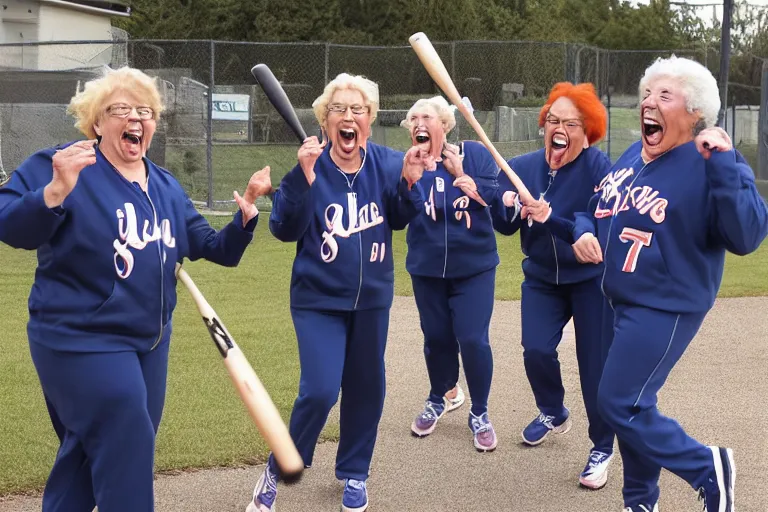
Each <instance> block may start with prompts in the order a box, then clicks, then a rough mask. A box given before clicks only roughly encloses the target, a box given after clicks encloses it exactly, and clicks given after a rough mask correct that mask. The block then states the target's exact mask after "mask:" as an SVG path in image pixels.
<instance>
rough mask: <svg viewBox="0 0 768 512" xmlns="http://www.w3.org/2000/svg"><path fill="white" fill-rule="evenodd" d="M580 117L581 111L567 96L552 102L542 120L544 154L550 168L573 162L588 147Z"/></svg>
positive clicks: (554, 168)
mask: <svg viewBox="0 0 768 512" xmlns="http://www.w3.org/2000/svg"><path fill="white" fill-rule="evenodd" d="M581 118H582V116H581V112H579V109H577V108H576V105H574V103H573V102H572V101H571V100H570V99H569V98H566V97H565V96H563V97H561V98H558V99H557V100H556V101H555V102H554V103H552V106H551V107H550V109H549V113H548V114H547V118H546V121H545V122H544V154H545V156H546V159H547V163H548V164H549V168H550V169H553V170H557V169H560V168H561V167H563V166H564V165H566V164H569V163H571V162H573V161H574V160H575V159H576V157H577V156H579V155H580V154H581V152H582V151H583V150H584V149H586V148H588V147H589V142H588V141H587V135H586V133H585V132H584V121H582V119H581Z"/></svg>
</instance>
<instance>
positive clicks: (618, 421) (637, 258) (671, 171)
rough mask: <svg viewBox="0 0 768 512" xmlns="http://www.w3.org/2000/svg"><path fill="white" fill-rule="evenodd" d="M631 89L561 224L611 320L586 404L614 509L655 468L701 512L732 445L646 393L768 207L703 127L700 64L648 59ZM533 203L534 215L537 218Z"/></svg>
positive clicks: (728, 489)
mask: <svg viewBox="0 0 768 512" xmlns="http://www.w3.org/2000/svg"><path fill="white" fill-rule="evenodd" d="M639 93H640V100H641V102H640V130H641V140H640V141H639V142H636V143H634V144H633V145H632V146H630V147H629V148H628V149H627V151H625V152H624V154H623V155H622V156H621V157H620V158H619V159H618V161H617V162H616V163H615V164H614V165H613V167H612V169H611V172H610V173H609V174H608V175H607V176H606V177H605V178H604V179H603V181H602V182H601V184H600V187H599V190H598V191H597V194H595V196H594V198H593V199H592V201H591V202H590V205H589V208H588V213H586V214H579V215H577V218H576V222H575V224H574V227H573V229H572V231H571V234H572V240H575V241H576V242H575V244H574V251H575V252H576V255H577V257H578V258H579V259H580V260H582V261H586V262H591V263H599V262H601V261H602V262H604V263H603V264H604V274H603V277H602V287H603V291H604V293H605V295H606V297H607V298H608V300H609V301H610V303H611V305H612V307H613V310H614V315H615V321H614V338H613V343H612V345H611V348H610V351H609V352H608V357H607V360H606V363H605V368H604V370H603V377H602V380H601V381H600V386H599V389H598V407H599V409H600V412H601V414H602V415H603V417H604V418H605V419H606V421H607V422H608V423H609V425H610V426H611V427H612V428H613V429H614V430H615V432H616V436H617V437H618V440H619V450H620V452H621V457H622V461H623V463H624V490H623V492H624V504H625V506H626V508H625V509H624V510H625V511H627V512H640V511H644V512H645V511H651V510H657V507H658V501H659V486H658V482H659V474H660V472H661V469H662V468H664V469H666V470H668V471H670V472H672V473H674V474H676V475H678V476H679V477H681V478H683V479H684V480H685V481H686V482H688V484H690V485H691V486H692V487H693V489H694V490H696V491H698V493H699V497H700V499H702V500H703V501H704V502H705V508H706V510H708V511H710V512H715V511H717V512H732V511H733V510H734V495H733V491H734V479H735V475H736V473H735V471H736V468H735V466H734V461H733V453H732V450H731V449H729V448H720V447H716V446H706V445H703V444H701V443H700V442H699V441H697V440H695V439H693V438H691V437H690V436H689V435H688V434H687V433H686V432H685V430H684V429H683V427H682V426H681V425H680V424H679V423H678V422H676V421H675V420H673V419H672V418H669V417H666V416H664V415H662V414H661V413H660V412H659V409H658V408H657V406H656V404H657V394H658V392H659V390H660V389H661V387H662V386H663V384H664V382H665V381H666V379H667V377H668V376H669V374H670V372H671V371H672V369H673V368H674V366H675V364H676V363H677V361H679V360H680V357H681V356H682V355H683V353H684V352H685V350H686V348H687V347H688V345H689V344H690V342H691V340H692V339H693V338H694V336H695V335H696V333H697V332H698V330H699V327H700V326H701V324H702V322H703V320H704V317H705V316H706V314H707V312H708V311H709V310H710V308H711V307H712V305H713V304H714V300H715V297H716V295H717V291H718V288H719V287H720V281H721V279H722V276H723V265H724V260H725V254H726V251H730V252H732V253H735V254H739V255H745V254H749V253H750V252H753V251H754V250H756V249H757V248H758V247H759V246H760V244H761V243H762V241H763V240H764V239H765V237H766V235H767V234H768V207H767V206H766V204H765V201H764V200H763V199H762V198H761V197H760V194H759V193H758V191H757V188H756V187H755V182H754V173H753V172H752V170H751V169H750V167H749V165H748V164H747V163H746V161H745V160H744V158H743V157H742V156H741V155H740V154H739V153H738V152H737V151H736V150H734V148H733V146H732V144H731V141H730V138H729V137H728V134H727V133H726V132H725V131H723V130H722V129H720V128H716V127H714V126H715V121H716V119H717V113H718V110H719V108H720V100H719V97H720V96H719V92H718V87H717V82H716V81H715V78H714V77H713V76H712V74H711V73H710V72H709V71H708V70H707V69H706V68H705V67H704V66H702V65H700V64H698V63H697V62H695V61H692V60H688V59H683V58H675V57H674V56H673V57H671V58H668V59H659V60H657V61H656V62H655V63H654V64H652V65H651V66H650V67H649V68H648V69H646V71H645V74H644V76H643V78H642V79H641V81H640V87H639ZM553 208H554V206H553ZM534 209H535V210H536V211H535V212H534V213H533V215H532V217H533V218H534V220H537V221H540V220H543V219H544V218H546V214H547V212H546V209H544V208H539V207H538V206H537V207H536V208H534Z"/></svg>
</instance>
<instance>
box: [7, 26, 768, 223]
mask: <svg viewBox="0 0 768 512" xmlns="http://www.w3.org/2000/svg"><path fill="white" fill-rule="evenodd" d="M434 45H435V48H436V50H437V52H438V54H439V55H440V57H441V59H442V60H443V63H444V64H445V66H446V68H447V69H448V71H449V73H450V74H451V77H452V78H453V80H454V83H455V84H456V86H457V88H458V90H459V92H460V93H461V94H462V95H463V96H467V97H468V98H469V99H470V100H471V102H472V104H473V107H474V109H475V116H476V118H477V119H478V121H479V122H480V124H481V125H482V126H483V129H484V130H485V132H486V134H487V135H488V136H489V138H490V139H491V140H492V141H493V142H494V145H495V146H496V147H497V148H498V150H499V152H500V153H501V154H502V155H503V156H504V157H505V158H511V157H513V156H516V155H518V154H521V153H525V152H528V151H532V150H535V149H538V148H540V147H543V139H542V137H541V135H540V132H539V127H538V124H537V121H538V112H539V109H540V108H541V106H542V105H543V104H544V101H545V98H546V95H547V93H548V91H549V90H550V88H551V87H552V85H554V84H555V83H556V82H559V81H563V80H568V81H571V82H592V83H594V84H595V86H596V87H597V90H598V92H599V94H600V95H601V97H602V98H603V101H604V103H605V104H606V106H607V107H608V111H609V122H610V126H609V132H608V136H607V137H606V140H605V141H603V142H602V144H601V147H602V149H604V150H605V151H607V152H608V153H609V155H610V156H611V158H612V159H615V158H617V157H618V156H619V155H620V154H621V152H622V151H624V149H626V147H627V146H628V145H629V144H630V143H631V142H633V141H636V140H638V138H639V135H640V134H639V128H640V123H639V116H638V112H637V103H638V99H637V98H638V91H637V88H638V83H639V80H640V77H641V75H642V72H643V70H644V69H645V68H646V67H647V66H648V65H650V64H651V63H652V62H653V61H654V60H655V59H656V58H658V57H664V56H669V55H670V54H672V53H674V54H676V55H678V56H686V57H690V58H693V59H696V60H698V61H699V62H701V63H703V64H705V65H706V66H707V67H708V68H709V69H710V70H712V72H713V73H714V74H715V75H716V76H717V73H718V70H719V54H718V51H717V50H716V49H712V48H709V49H707V48H700V49H683V50H670V51H612V50H603V49H599V48H595V47H591V46H585V45H579V44H566V43H546V42H525V41H499V42H493V41H481V42H448V43H434ZM257 63H265V64H267V65H268V66H269V67H270V68H271V69H272V71H273V72H274V74H275V75H276V76H277V78H278V80H280V82H281V83H282V85H283V88H284V89H285V91H286V93H287V94H288V97H289V98H290V99H291V102H292V103H293V105H294V107H295V108H296V110H297V113H298V115H299V118H300V120H301V122H302V123H303V125H304V127H305V129H306V130H307V132H308V133H310V134H319V127H318V125H317V122H316V121H315V119H314V115H313V113H312V109H311V104H312V101H314V99H315V98H317V97H318V96H319V95H320V94H321V93H322V90H323V87H324V86H325V84H326V83H328V81H329V80H331V79H333V78H334V77H335V76H336V75H337V74H338V73H341V72H348V73H353V74H362V75H364V76H366V77H368V78H370V79H371V80H373V81H375V82H376V83H378V85H379V94H380V102H381V105H380V109H381V110H380V113H379V116H378V118H377V120H376V123H375V125H374V127H373V134H372V140H373V141H375V142H378V143H382V144H386V145H388V146H391V147H394V148H396V149H401V150H404V149H406V148H407V147H408V145H409V137H408V134H407V132H406V130H405V129H403V128H401V127H400V126H399V123H400V121H401V120H402V119H403V118H404V116H405V113H406V111H407V109H408V108H409V107H410V106H411V105H412V104H413V103H414V102H415V101H416V99H418V98H420V97H425V96H431V95H435V94H440V90H439V89H438V88H437V87H436V86H435V84H434V83H433V81H432V80H431V78H430V76H429V74H428V73H427V72H426V70H425V69H424V66H422V65H421V63H420V62H419V60H418V57H417V56H416V54H415V52H414V51H413V50H412V48H411V47H410V46H402V47H361V46H347V45H337V44H326V43H238V42H217V41H191V40H184V41H179V40H127V39H126V40H123V39H121V40H113V41H88V42H55V43H42V42H41V43H17V44H3V45H0V68H2V69H3V72H2V73H0V180H1V179H2V174H3V173H4V172H5V173H10V172H11V171H12V170H13V169H15V167H16V166H17V165H18V164H19V163H20V162H21V161H22V160H23V159H24V158H26V157H27V156H28V155H30V154H31V153H32V152H34V151H35V150H37V149H40V148H42V147H46V146H51V145H54V144H58V143H60V142H64V141H67V140H72V139H77V138H81V135H80V134H79V133H78V132H76V130H75V129H74V127H73V120H72V119H71V118H69V117H67V115H66V112H65V110H66V105H67V103H68V102H69V100H70V98H71V97H72V96H73V95H74V94H75V91H76V90H78V88H80V87H82V84H83V83H84V82H85V81H87V80H89V79H91V78H93V77H95V76H97V75H98V74H99V71H100V68H101V67H103V66H105V65H106V66H110V67H112V68H116V67H119V66H123V65H130V66H133V67H136V68H139V69H142V70H144V71H145V72H147V73H148V74H151V75H154V76H157V77H159V78H160V79H161V80H160V84H161V92H162V94H163V96H164V101H165V103H166V108H167V110H166V111H165V113H164V114H163V116H162V120H161V122H160V124H159V125H158V129H157V132H156V134H155V137H154V139H153V142H152V146H151V149H150V154H149V157H150V158H151V159H152V160H153V161H155V162H157V163H158V164H159V165H162V166H164V167H166V168H168V169H169V170H171V171H172V172H173V173H174V174H175V176H176V177H177V178H178V179H179V181H180V182H181V183H182V184H183V186H184V187H185V189H186V190H187V191H188V193H189V195H190V196H191V197H192V198H193V199H194V200H196V201H198V202H200V203H201V204H204V205H207V206H208V207H213V208H227V209H229V208H231V207H232V203H231V198H232V196H231V194H232V191H233V190H240V191H242V189H243V187H244V185H245V183H246V181H247V179H248V177H249V176H250V174H251V173H252V172H253V171H255V170H258V169H260V168H261V167H263V166H265V165H270V166H271V167H272V169H273V179H274V180H275V181H276V182H277V180H279V178H280V176H281V173H284V172H287V171H288V170H289V169H290V168H291V167H293V166H294V165H295V162H296V151H297V142H296V140H295V136H294V135H293V133H291V131H290V130H289V129H288V127H287V126H286V124H285V122H284V121H283V120H282V118H281V117H280V116H279V115H278V114H277V112H276V111H275V110H274V108H273V107H272V106H271V104H270V103H269V101H268V100H267V99H266V97H265V96H264V94H263V92H262V90H261V88H260V87H259V86H258V85H256V83H255V81H254V79H253V77H252V76H251V74H250V69H251V67H252V66H253V65H255V64H257ZM753 67H754V69H751V68H749V67H744V66H742V67H740V68H739V69H740V72H739V75H738V77H732V78H738V80H739V82H732V83H729V101H731V103H729V108H728V109H727V112H726V126H727V127H728V130H729V132H730V133H731V134H732V136H733V138H734V140H735V141H736V143H737V147H738V148H739V149H740V150H742V152H743V153H744V154H745V156H746V157H747V158H748V159H749V161H750V163H751V164H752V166H753V168H754V169H755V171H756V172H757V173H758V175H759V176H760V177H761V178H763V179H768V158H763V160H762V161H761V163H760V165H761V166H762V168H761V169H759V168H758V147H759V143H760V141H761V140H762V141H763V142H762V143H763V144H768V115H766V113H765V112H764V111H765V109H766V105H765V103H766V99H765V96H766V93H765V92H764V93H763V96H764V97H763V99H762V100H761V96H760V91H761V86H762V87H763V90H765V89H766V88H768V83H763V82H768V79H766V78H765V73H764V71H763V60H762V59H760V58H755V62H754V66H753ZM745 69H746V71H744V70H745ZM745 99H746V101H745ZM761 105H762V111H763V113H762V114H761ZM760 115H762V119H759V117H760ZM457 121H458V124H457V127H456V128H455V129H454V131H453V132H451V134H450V138H451V139H452V140H454V141H455V140H459V139H474V138H477V135H476V134H475V133H474V130H472V128H471V127H470V126H469V124H468V123H467V122H466V121H465V120H464V119H463V118H461V116H459V119H457ZM761 130H762V131H761ZM761 137H762V139H761Z"/></svg>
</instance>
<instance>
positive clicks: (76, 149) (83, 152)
mask: <svg viewBox="0 0 768 512" xmlns="http://www.w3.org/2000/svg"><path fill="white" fill-rule="evenodd" d="M94 144H96V140H81V141H78V142H75V143H74V144H72V145H70V146H68V147H66V148H64V149H62V150H59V151H56V153H54V155H53V158H52V161H53V178H51V182H50V183H48V185H46V186H45V190H44V192H43V198H44V200H45V205H46V206H47V207H48V208H53V207H56V206H59V205H60V204H61V203H63V202H64V199H66V198H67V196H68V195H69V194H70V193H71V192H72V190H74V188H75V185H77V179H78V177H79V176H80V171H82V170H83V169H84V168H86V167H88V166H89V165H93V164H95V163H96V150H95V149H94V147H93V145H94Z"/></svg>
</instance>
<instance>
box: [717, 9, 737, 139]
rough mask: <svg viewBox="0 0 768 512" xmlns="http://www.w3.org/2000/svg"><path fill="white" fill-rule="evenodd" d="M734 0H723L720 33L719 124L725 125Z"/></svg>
mask: <svg viewBox="0 0 768 512" xmlns="http://www.w3.org/2000/svg"><path fill="white" fill-rule="evenodd" d="M732 12H733V0H723V27H722V32H721V35H720V77H719V82H720V83H719V86H720V112H718V114H717V126H720V127H721V128H722V127H723V118H724V117H725V109H726V108H728V70H729V69H730V65H731V13H732Z"/></svg>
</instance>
